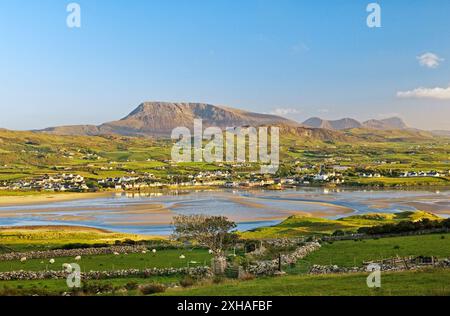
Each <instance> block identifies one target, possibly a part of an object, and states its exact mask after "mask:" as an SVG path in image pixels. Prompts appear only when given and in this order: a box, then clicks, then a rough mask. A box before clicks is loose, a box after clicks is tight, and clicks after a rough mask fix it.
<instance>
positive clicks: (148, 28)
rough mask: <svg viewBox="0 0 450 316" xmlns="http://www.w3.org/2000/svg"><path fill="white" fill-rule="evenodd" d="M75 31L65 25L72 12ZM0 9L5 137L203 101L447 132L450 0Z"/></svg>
mask: <svg viewBox="0 0 450 316" xmlns="http://www.w3.org/2000/svg"><path fill="white" fill-rule="evenodd" d="M71 2H76V3H78V4H79V6H80V8H81V14H80V17H81V27H80V28H69V27H68V25H67V22H66V20H67V16H68V15H69V13H68V12H67V10H66V9H67V5H68V4H69V3H71ZM371 2H374V0H365V1H362V0H352V1H349V0H128V1H125V0H114V1H110V0H78V1H65V0H40V1H35V0H0V128H8V129H16V130H28V129H39V128H45V127H49V126H58V125H68V124H100V123H103V122H107V121H111V120H117V119H120V118H122V117H124V116H125V115H127V114H128V113H129V112H131V111H132V110H133V109H134V108H135V107H136V106H138V105H139V104H140V103H141V102H143V101H179V102H207V103H212V104H217V105H227V106H231V107H235V108H240V109H244V110H248V111H256V112H263V113H275V114H279V115H283V116H286V117H288V118H291V119H295V120H298V121H300V122H301V121H304V120H305V119H307V118H309V117H311V116H319V117H322V118H326V119H338V118H342V117H353V118H356V119H359V120H367V119H371V118H375V119H380V118H386V117H390V116H399V117H401V118H403V119H404V120H405V121H406V122H407V123H408V124H409V125H410V126H413V127H417V128H423V129H434V130H436V129H441V130H442V129H446V130H450V123H449V122H450V120H449V117H450V1H448V0H395V1H392V0H389V1H388V0H383V1H382V0H379V1H378V4H379V5H380V7H381V27H380V28H369V27H368V26H367V16H368V15H369V14H370V13H369V12H367V11H366V8H367V5H368V4H369V3H371Z"/></svg>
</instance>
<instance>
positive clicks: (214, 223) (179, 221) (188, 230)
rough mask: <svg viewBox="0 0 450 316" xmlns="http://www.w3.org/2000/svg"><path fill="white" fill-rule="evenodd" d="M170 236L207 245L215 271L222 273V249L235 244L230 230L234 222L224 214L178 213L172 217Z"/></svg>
mask: <svg viewBox="0 0 450 316" xmlns="http://www.w3.org/2000/svg"><path fill="white" fill-rule="evenodd" d="M174 226H175V229H174V232H173V235H172V237H173V238H174V239H176V240H178V241H191V242H195V243H198V244H199V245H201V246H204V247H208V248H209V249H210V250H211V252H212V255H213V256H214V259H213V270H214V272H215V273H223V270H224V269H225V267H226V259H225V256H224V250H225V249H226V248H227V247H230V246H232V245H234V244H235V242H236V240H237V239H238V237H237V234H236V233H235V232H234V231H232V230H233V229H234V228H236V224H235V223H234V222H232V221H229V220H228V218H226V217H224V216H206V215H189V216H186V215H180V216H175V217H174Z"/></svg>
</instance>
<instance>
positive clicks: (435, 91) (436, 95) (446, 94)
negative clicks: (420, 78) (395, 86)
mask: <svg viewBox="0 0 450 316" xmlns="http://www.w3.org/2000/svg"><path fill="white" fill-rule="evenodd" d="M397 97H399V98H414V99H436V100H450V86H449V87H448V88H440V87H436V88H417V89H414V90H410V91H399V92H397Z"/></svg>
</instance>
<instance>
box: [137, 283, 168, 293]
mask: <svg viewBox="0 0 450 316" xmlns="http://www.w3.org/2000/svg"><path fill="white" fill-rule="evenodd" d="M139 290H140V291H141V293H142V294H143V295H152V294H156V293H163V292H165V291H166V287H165V286H164V285H163V284H159V283H150V284H145V285H142V286H140V287H139Z"/></svg>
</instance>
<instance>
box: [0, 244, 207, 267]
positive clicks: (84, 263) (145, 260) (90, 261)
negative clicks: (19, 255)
mask: <svg viewBox="0 0 450 316" xmlns="http://www.w3.org/2000/svg"><path fill="white" fill-rule="evenodd" d="M181 255H184V256H185V257H186V258H185V259H180V256H181ZM54 259H55V263H54V264H50V263H49V260H48V259H32V260H27V261H26V262H24V263H21V262H20V261H19V260H15V261H0V272H4V271H19V270H24V271H44V270H56V271H59V270H62V265H63V264H64V263H73V262H76V261H75V260H74V258H72V257H60V258H54ZM210 260H211V255H210V254H209V253H208V251H207V250H205V249H194V250H180V249H167V250H161V251H158V252H157V253H156V254H153V253H152V252H148V253H146V254H141V253H130V254H126V255H125V254H121V255H119V256H115V255H96V256H83V257H82V260H80V261H78V262H77V263H78V264H79V265H80V267H81V271H83V272H88V271H111V270H122V269H140V270H143V269H150V268H170V267H172V268H182V267H188V266H200V265H201V266H205V265H209V264H210ZM193 262H195V263H193Z"/></svg>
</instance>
